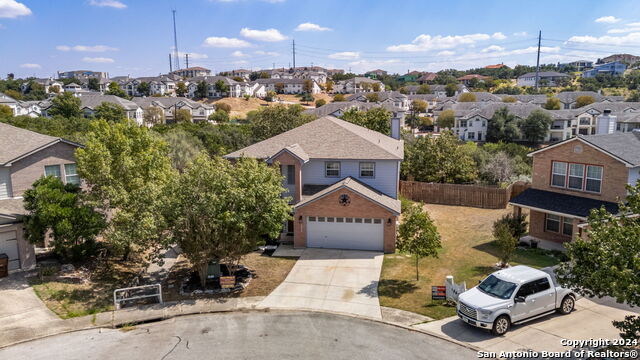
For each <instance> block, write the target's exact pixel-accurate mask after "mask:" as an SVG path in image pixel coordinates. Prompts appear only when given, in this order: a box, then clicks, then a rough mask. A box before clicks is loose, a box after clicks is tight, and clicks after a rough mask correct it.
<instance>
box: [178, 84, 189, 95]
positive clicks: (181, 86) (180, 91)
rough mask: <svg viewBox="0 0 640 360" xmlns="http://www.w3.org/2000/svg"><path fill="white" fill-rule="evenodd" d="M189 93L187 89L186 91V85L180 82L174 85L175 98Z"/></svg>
mask: <svg viewBox="0 0 640 360" xmlns="http://www.w3.org/2000/svg"><path fill="white" fill-rule="evenodd" d="M188 92H189V89H187V85H186V84H185V83H184V82H182V81H180V82H179V83H177V84H176V95H177V96H181V97H182V96H185V95H187V93H188Z"/></svg>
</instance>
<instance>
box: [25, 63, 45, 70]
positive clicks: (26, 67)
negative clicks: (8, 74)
mask: <svg viewBox="0 0 640 360" xmlns="http://www.w3.org/2000/svg"><path fill="white" fill-rule="evenodd" d="M20 67H21V68H24V69H42V66H40V64H29V63H27V64H21V65H20Z"/></svg>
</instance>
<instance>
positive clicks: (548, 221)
mask: <svg viewBox="0 0 640 360" xmlns="http://www.w3.org/2000/svg"><path fill="white" fill-rule="evenodd" d="M544 229H545V230H546V231H551V232H560V216H557V215H551V214H546V218H545V222H544Z"/></svg>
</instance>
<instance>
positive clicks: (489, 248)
mask: <svg viewBox="0 0 640 360" xmlns="http://www.w3.org/2000/svg"><path fill="white" fill-rule="evenodd" d="M473 248H474V249H476V250H480V251H482V252H485V253H487V254H490V255H492V256H495V257H496V258H498V259H499V258H500V251H499V249H498V246H497V245H496V244H495V241H490V242H486V243H482V244H480V245H476V246H474V247H473ZM496 262H497V261H496ZM511 262H515V263H518V264H522V265H528V266H533V267H540V268H542V267H547V266H553V265H556V264H558V263H559V262H560V259H558V258H556V257H554V256H551V255H550V254H549V253H548V252H547V251H545V250H543V249H523V248H516V251H515V253H514V254H513V257H512V260H511ZM491 272H492V271H491Z"/></svg>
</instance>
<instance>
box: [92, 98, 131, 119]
mask: <svg viewBox="0 0 640 360" xmlns="http://www.w3.org/2000/svg"><path fill="white" fill-rule="evenodd" d="M95 116H96V117H97V118H99V119H105V120H107V121H108V122H116V121H120V120H123V119H126V118H127V113H126V112H125V110H124V108H123V107H122V106H120V105H118V104H114V103H111V102H106V101H103V102H102V103H101V104H100V105H98V106H96V109H95Z"/></svg>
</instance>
